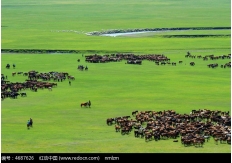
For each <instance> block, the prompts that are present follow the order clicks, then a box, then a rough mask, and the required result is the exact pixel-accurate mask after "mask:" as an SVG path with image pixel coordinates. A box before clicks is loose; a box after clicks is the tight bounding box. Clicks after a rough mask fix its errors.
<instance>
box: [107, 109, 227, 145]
mask: <svg viewBox="0 0 232 163" xmlns="http://www.w3.org/2000/svg"><path fill="white" fill-rule="evenodd" d="M132 118H133V119H132ZM132 118H131V116H122V117H114V118H107V119H106V124H107V125H109V126H114V127H115V131H116V132H121V134H122V135H125V134H130V133H131V132H132V131H134V137H136V138H145V141H146V142H148V141H151V140H155V141H158V140H164V139H173V142H178V139H177V138H178V137H180V141H181V143H182V144H183V145H184V146H192V145H194V146H195V147H202V146H203V144H204V143H205V142H208V141H209V140H210V138H212V139H213V140H214V141H215V144H218V142H220V143H228V144H231V117H230V115H229V111H228V112H223V111H219V110H216V111H212V110H209V109H199V110H192V112H190V114H178V113H176V112H175V111H174V110H167V111H140V112H139V111H137V110H136V111H133V112H132Z"/></svg>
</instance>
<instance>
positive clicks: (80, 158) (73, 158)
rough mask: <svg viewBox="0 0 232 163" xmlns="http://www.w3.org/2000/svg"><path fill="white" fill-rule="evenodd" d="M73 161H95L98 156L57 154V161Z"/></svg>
mask: <svg viewBox="0 0 232 163" xmlns="http://www.w3.org/2000/svg"><path fill="white" fill-rule="evenodd" d="M69 160H70V161H75V160H88V161H90V160H93V161H94V160H95V161H99V160H100V157H99V156H98V157H81V156H77V157H64V156H59V161H69Z"/></svg>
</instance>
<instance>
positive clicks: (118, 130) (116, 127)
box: [115, 124, 121, 132]
mask: <svg viewBox="0 0 232 163" xmlns="http://www.w3.org/2000/svg"><path fill="white" fill-rule="evenodd" d="M120 129H121V127H120V126H119V125H117V124H116V125H115V131H116V132H120Z"/></svg>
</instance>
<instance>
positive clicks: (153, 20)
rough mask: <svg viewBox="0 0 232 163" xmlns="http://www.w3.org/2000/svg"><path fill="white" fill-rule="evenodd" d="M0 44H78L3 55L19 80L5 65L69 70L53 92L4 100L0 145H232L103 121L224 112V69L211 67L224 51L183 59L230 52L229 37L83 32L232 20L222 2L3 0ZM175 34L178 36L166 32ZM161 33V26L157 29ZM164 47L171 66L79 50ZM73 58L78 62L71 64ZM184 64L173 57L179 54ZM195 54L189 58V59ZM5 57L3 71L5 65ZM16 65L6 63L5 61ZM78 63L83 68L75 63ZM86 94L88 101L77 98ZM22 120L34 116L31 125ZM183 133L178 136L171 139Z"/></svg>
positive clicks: (31, 148) (91, 149)
mask: <svg viewBox="0 0 232 163" xmlns="http://www.w3.org/2000/svg"><path fill="white" fill-rule="evenodd" d="M1 2H2V6H1V49H52V50H54V49H59V50H79V51H80V53H78V54H69V53H65V54H59V53H52V54H26V53H2V54H1V73H2V74H4V75H7V76H8V80H9V81H11V82H24V81H25V80H26V79H27V77H25V76H23V75H16V76H14V77H13V76H12V75H11V74H12V72H28V71H30V70H36V71H38V72H50V71H57V72H68V73H69V74H70V75H73V76H75V80H74V81H72V84H71V86H70V85H69V84H68V80H65V81H63V82H57V84H58V86H57V87H56V88H53V90H52V91H48V90H47V89H44V90H40V89H39V90H38V92H32V91H31V90H25V92H26V93H27V97H18V98H17V99H10V98H7V99H4V100H3V101H1V151H2V153H230V152H231V146H230V145H228V144H220V143H219V144H218V145H216V144H215V142H214V141H213V139H210V141H209V142H206V143H205V144H204V146H203V147H202V148H196V147H194V146H190V147H184V146H183V145H182V144H181V143H180V141H179V142H177V143H174V142H173V139H168V140H160V141H157V142H156V141H154V140H152V141H150V142H145V140H144V139H142V138H135V137H134V134H133V132H131V133H130V134H128V135H121V133H116V132H115V129H114V126H107V125H106V119H107V118H113V117H118V116H127V115H129V116H131V118H132V119H133V118H134V117H132V115H131V113H132V111H135V110H139V111H148V110H154V111H163V110H175V111H176V112H178V113H181V114H184V113H186V114H189V113H190V111H191V110H193V109H195V110H198V109H210V110H221V111H230V110H231V69H230V68H225V69H224V68H220V67H217V68H215V69H212V68H208V67H207V64H211V63H215V62H216V63H218V64H219V65H222V64H225V63H227V62H229V61H230V59H224V60H222V59H219V60H215V61H212V60H208V61H203V59H197V58H195V59H193V58H185V55H186V52H187V51H190V52H191V54H192V55H202V56H205V55H211V54H214V55H215V56H219V55H227V54H230V53H231V38H230V37H228V36H221V37H203V38H199V37H196V38H176V37H174V38H164V37H157V36H160V35H161V34H158V35H157V36H156V35H152V36H151V35H149V36H148V35H145V36H140V37H121V36H120V37H103V36H87V35H86V34H85V33H87V32H91V31H101V30H108V29H134V28H156V27H157V28H159V27H228V26H231V22H230V21H231V19H230V3H231V2H230V1H229V0H220V1H219V0H211V1H209V0H203V1H202V0H201V1H200V0H195V1H190V0H179V1H171V0H165V1H164V0H163V1H158V0H145V1H139V0H127V1H126V2H125V1H122V0H118V1H111V0H110V1H109V0H99V1H95V0H88V1H83V0H79V1H75V0H67V1H62V0H46V1H45V0H40V1H32V0H24V1H23V2H20V1H18V0H11V1H7V0H2V1H1ZM230 33H231V32H230V31H208V30H207V31H198V32H196V31H190V32H189V33H188V32H186V31H185V32H183V33H182V34H184V35H188V34H190V35H194V34H197V35H198V34H213V35H217V34H220V35H222V34H230ZM172 34H178V33H175V32H173V33H172ZM164 35H165V34H164ZM94 53H97V54H102V55H103V54H105V53H107V54H113V53H135V54H164V55H165V56H168V57H169V58H170V59H171V62H177V65H176V66H171V65H165V66H157V65H155V63H154V62H150V61H143V62H142V65H129V64H125V62H126V61H122V62H112V63H95V64H94V63H87V62H85V57H83V56H82V54H83V55H84V56H85V55H90V54H94ZM77 59H80V62H77ZM180 60H182V61H183V63H182V64H179V63H178V61H180ZM192 61H194V62H195V63H196V65H195V66H190V65H189V63H190V62H192ZM7 63H9V64H11V68H10V69H6V68H5V66H6V64H7ZM13 63H14V64H16V68H15V69H13V68H12V64H13ZM78 65H84V66H88V68H89V70H88V71H79V70H78V69H77V66H78ZM88 100H91V102H92V106H91V108H83V107H82V108H81V107H80V103H82V102H86V101H88ZM29 118H32V119H33V120H34V126H33V128H31V129H30V130H27V128H26V122H27V120H28V119H29ZM178 139H179V140H180V138H178Z"/></svg>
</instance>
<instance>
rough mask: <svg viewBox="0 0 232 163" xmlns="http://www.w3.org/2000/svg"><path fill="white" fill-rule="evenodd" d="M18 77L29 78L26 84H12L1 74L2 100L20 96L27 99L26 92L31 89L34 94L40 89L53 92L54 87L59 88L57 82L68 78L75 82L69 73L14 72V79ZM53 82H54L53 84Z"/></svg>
mask: <svg viewBox="0 0 232 163" xmlns="http://www.w3.org/2000/svg"><path fill="white" fill-rule="evenodd" d="M16 75H23V76H25V77H27V79H26V80H25V82H15V83H13V82H10V81H8V80H7V78H8V77H7V76H6V75H4V74H1V99H2V100H4V99H5V98H8V97H9V98H12V99H16V98H17V97H18V96H19V95H21V97H26V96H27V94H26V92H23V91H24V90H27V89H30V90H31V91H33V92H37V90H38V89H41V90H43V89H48V90H52V88H53V87H57V83H56V82H57V81H58V82H62V81H63V80H65V79H66V78H68V79H69V80H74V79H75V78H74V76H70V75H69V74H68V73H67V72H46V73H39V72H38V71H34V70H32V71H29V72H25V73H23V72H17V73H16V72H13V73H12V77H14V76H16ZM51 80H52V81H53V82H51Z"/></svg>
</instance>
